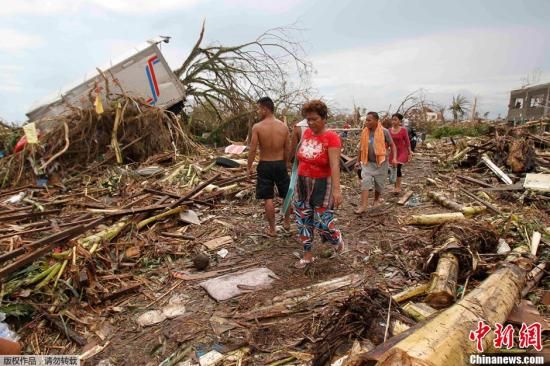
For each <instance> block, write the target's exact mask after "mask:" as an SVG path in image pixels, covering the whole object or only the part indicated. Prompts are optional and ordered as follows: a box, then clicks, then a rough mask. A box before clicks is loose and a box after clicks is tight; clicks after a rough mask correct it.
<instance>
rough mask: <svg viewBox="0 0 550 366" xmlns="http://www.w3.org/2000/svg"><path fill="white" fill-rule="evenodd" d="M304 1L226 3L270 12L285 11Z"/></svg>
mask: <svg viewBox="0 0 550 366" xmlns="http://www.w3.org/2000/svg"><path fill="white" fill-rule="evenodd" d="M302 2H303V0H279V1H267V0H225V3H227V4H228V5H231V6H239V7H246V8H249V9H254V10H260V11H264V12H269V13H285V12H287V11H289V10H291V9H293V8H294V7H295V6H297V5H299V4H301V3H302Z"/></svg>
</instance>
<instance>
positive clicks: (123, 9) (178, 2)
mask: <svg viewBox="0 0 550 366" xmlns="http://www.w3.org/2000/svg"><path fill="white" fill-rule="evenodd" d="M201 1H202V0H157V1H150V0H89V2H91V3H93V4H95V5H97V6H99V7H100V8H103V9H106V10H111V11H114V12H117V13H155V12H162V11H166V10H173V9H186V8H191V7H193V6H195V5H197V4H199V3H200V2H201Z"/></svg>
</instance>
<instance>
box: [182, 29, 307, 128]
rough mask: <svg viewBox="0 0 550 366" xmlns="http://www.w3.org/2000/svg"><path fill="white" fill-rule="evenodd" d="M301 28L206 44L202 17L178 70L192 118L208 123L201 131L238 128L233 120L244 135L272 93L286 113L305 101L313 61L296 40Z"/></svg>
mask: <svg viewBox="0 0 550 366" xmlns="http://www.w3.org/2000/svg"><path fill="white" fill-rule="evenodd" d="M297 31H298V29H296V28H293V27H288V28H274V29H270V30H268V31H266V32H265V33H263V34H261V35H260V36H259V37H258V38H256V39H255V40H253V41H250V42H246V43H243V44H239V45H235V46H225V45H221V44H212V45H208V46H203V39H204V33H205V24H204V22H203V24H202V29H201V32H200V34H199V37H198V39H197V42H196V43H195V45H194V47H193V49H192V50H191V52H190V53H189V56H188V57H187V58H186V59H185V61H184V62H183V63H182V64H181V66H180V67H179V68H178V69H176V70H175V71H174V72H175V74H176V75H177V76H178V77H179V78H180V80H181V82H182V84H183V86H184V87H185V89H186V94H187V96H188V97H190V99H191V100H192V107H193V113H191V115H190V116H188V117H191V118H188V122H189V120H190V119H192V121H193V123H194V124H196V125H199V126H200V125H202V126H203V127H204V126H208V128H203V130H210V131H212V130H213V131H212V132H213V133H214V134H216V132H218V131H221V130H224V129H225V128H226V127H227V126H228V125H230V124H236V125H238V126H239V127H240V130H239V128H235V125H233V127H232V129H231V130H232V131H237V130H239V132H240V136H239V137H242V136H243V132H245V133H246V131H247V130H248V128H249V126H250V125H251V123H252V121H253V112H254V109H253V108H251V107H252V106H253V104H254V102H255V101H256V100H257V99H258V98H260V97H262V96H270V97H271V98H272V99H273V100H274V101H275V104H276V107H277V109H278V110H279V111H280V112H282V113H283V114H285V113H286V112H287V111H290V110H293V109H295V108H296V107H297V106H299V105H300V104H302V103H303V102H304V100H305V99H306V98H307V96H308V94H309V74H310V70H311V66H310V64H309V62H307V61H306V60H305V52H304V50H303V48H302V46H301V44H300V43H299V42H297V41H295V40H293V37H292V35H293V34H294V33H296V32H297ZM191 127H192V128H193V126H191ZM200 130H201V129H200V128H198V129H195V131H194V132H195V133H197V132H200ZM235 137H236V136H235Z"/></svg>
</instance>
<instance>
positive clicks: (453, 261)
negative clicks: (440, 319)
mask: <svg viewBox="0 0 550 366" xmlns="http://www.w3.org/2000/svg"><path fill="white" fill-rule="evenodd" d="M457 279H458V258H457V257H456V256H455V255H454V254H453V253H451V252H445V253H443V254H441V255H440V256H439V261H438V262H437V269H436V270H435V272H433V273H432V281H431V283H430V288H429V289H428V295H427V296H426V303H428V304H429V305H431V306H433V307H434V308H436V309H441V308H444V307H447V306H449V305H450V304H452V303H453V302H454V301H455V300H456V282H457Z"/></svg>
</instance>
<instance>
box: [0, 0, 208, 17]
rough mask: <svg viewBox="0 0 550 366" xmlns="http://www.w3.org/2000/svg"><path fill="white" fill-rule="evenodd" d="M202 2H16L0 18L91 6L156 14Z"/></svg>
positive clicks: (180, 0)
mask: <svg viewBox="0 0 550 366" xmlns="http://www.w3.org/2000/svg"><path fill="white" fill-rule="evenodd" d="M201 1H204V0H157V1H149V0H17V1H10V5H9V6H7V5H3V6H0V16H8V15H38V16H46V15H52V14H61V13H63V14H66V13H71V12H76V11H78V10H81V9H82V8H84V7H85V6H92V8H94V7H95V8H98V9H102V10H108V11H113V12H116V13H124V14H147V13H157V12H162V11H167V10H173V9H186V8H190V7H193V6H195V5H197V4H198V3H200V2H201Z"/></svg>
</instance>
